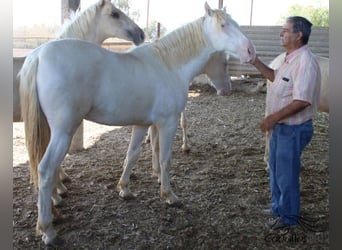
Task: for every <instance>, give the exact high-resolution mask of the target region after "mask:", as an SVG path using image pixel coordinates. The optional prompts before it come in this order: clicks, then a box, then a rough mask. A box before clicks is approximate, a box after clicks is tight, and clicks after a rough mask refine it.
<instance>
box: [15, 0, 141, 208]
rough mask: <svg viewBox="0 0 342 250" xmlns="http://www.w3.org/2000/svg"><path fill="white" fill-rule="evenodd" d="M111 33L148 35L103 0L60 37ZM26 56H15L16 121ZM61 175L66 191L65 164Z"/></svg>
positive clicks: (134, 37) (94, 38)
mask: <svg viewBox="0 0 342 250" xmlns="http://www.w3.org/2000/svg"><path fill="white" fill-rule="evenodd" d="M109 37H118V38H121V39H125V40H128V41H132V42H133V43H134V44H136V45H139V44H141V43H142V42H143V41H144V38H145V35H144V32H143V31H142V29H141V28H140V27H139V26H138V25H137V24H135V23H134V21H133V20H132V19H130V18H129V17H128V16H127V15H125V14H124V13H123V12H122V11H121V10H119V9H118V8H116V7H115V6H114V5H113V4H112V3H111V2H110V0H99V1H98V2H97V3H95V4H93V5H91V6H90V7H89V8H87V9H86V10H85V11H83V12H81V13H80V14H79V15H77V16H76V17H75V18H73V19H72V20H71V21H70V23H68V25H66V26H64V29H63V30H62V32H61V33H60V35H58V36H57V39H63V38H78V39H81V40H85V41H89V42H92V43H95V44H97V45H101V44H102V43H103V41H104V40H105V39H107V38H109ZM32 53H35V54H36V55H38V53H39V49H36V50H34V51H32ZM24 60H25V57H19V58H13V121H15V122H19V121H21V109H20V98H19V79H18V77H17V75H18V72H19V71H20V69H21V67H22V65H23V63H24ZM82 128H83V127H82V125H81V126H80V129H78V130H77V132H76V133H75V136H74V137H73V138H74V139H73V142H72V146H71V148H77V147H78V144H79V143H78V142H79V140H78V138H82V136H83V129H82ZM59 176H60V179H61V180H60V181H59V184H58V185H57V187H58V193H59V194H64V193H65V192H66V191H67V189H66V187H65V186H64V185H63V183H62V181H63V180H70V178H69V177H68V176H67V174H66V173H65V172H64V170H63V168H62V167H61V168H60V171H59ZM53 201H54V204H55V205H58V204H59V203H60V202H61V198H60V196H59V195H57V194H56V193H55V195H54V199H53Z"/></svg>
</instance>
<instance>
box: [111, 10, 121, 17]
mask: <svg viewBox="0 0 342 250" xmlns="http://www.w3.org/2000/svg"><path fill="white" fill-rule="evenodd" d="M110 15H111V16H112V17H114V18H116V19H119V17H120V14H119V12H115V11H113V12H112V13H111V14H110Z"/></svg>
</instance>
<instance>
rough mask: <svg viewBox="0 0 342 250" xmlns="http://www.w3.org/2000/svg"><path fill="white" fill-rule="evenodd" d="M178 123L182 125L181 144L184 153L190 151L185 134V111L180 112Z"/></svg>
mask: <svg viewBox="0 0 342 250" xmlns="http://www.w3.org/2000/svg"><path fill="white" fill-rule="evenodd" d="M180 125H181V127H182V131H183V145H182V150H183V151H184V152H186V153H188V152H190V147H189V140H188V134H187V132H186V131H187V122H186V117H185V111H183V112H182V114H181V118H180Z"/></svg>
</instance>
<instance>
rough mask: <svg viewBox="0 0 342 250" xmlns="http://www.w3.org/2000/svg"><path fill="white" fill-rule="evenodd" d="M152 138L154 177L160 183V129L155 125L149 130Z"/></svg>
mask: <svg viewBox="0 0 342 250" xmlns="http://www.w3.org/2000/svg"><path fill="white" fill-rule="evenodd" d="M149 132H150V138H151V149H152V176H155V177H157V178H158V183H160V165H159V134H158V129H157V127H156V126H155V125H151V126H150V128H149Z"/></svg>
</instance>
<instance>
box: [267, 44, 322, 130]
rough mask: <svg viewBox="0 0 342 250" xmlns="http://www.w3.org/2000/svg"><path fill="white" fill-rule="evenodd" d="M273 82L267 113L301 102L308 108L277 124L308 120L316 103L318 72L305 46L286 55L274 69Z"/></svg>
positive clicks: (315, 109)
mask: <svg viewBox="0 0 342 250" xmlns="http://www.w3.org/2000/svg"><path fill="white" fill-rule="evenodd" d="M274 76H275V78H274V81H273V82H272V83H271V84H270V86H269V87H268V90H267V96H266V114H273V113H275V112H277V111H279V110H280V109H282V108H284V107H285V106H287V105H289V104H290V103H291V102H292V101H293V100H302V101H306V102H309V103H310V104H311V105H309V106H308V107H306V108H305V109H304V110H302V111H300V112H299V113H297V114H295V115H292V116H290V117H288V118H285V119H283V120H281V121H279V123H285V124H287V125H297V124H302V123H303V122H305V121H307V120H309V119H311V118H312V117H313V115H314V114H315V113H316V111H317V106H318V102H319V95H320V86H321V73H320V68H319V64H318V62H317V59H316V57H315V55H314V54H313V53H312V52H311V50H310V48H309V47H308V45H304V46H302V47H300V48H299V49H297V50H295V51H293V52H292V53H290V54H289V55H286V56H285V60H284V62H283V63H282V64H281V65H280V67H279V68H278V69H275V70H274Z"/></svg>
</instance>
